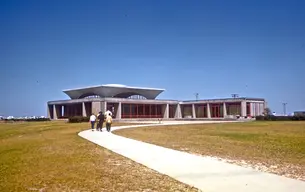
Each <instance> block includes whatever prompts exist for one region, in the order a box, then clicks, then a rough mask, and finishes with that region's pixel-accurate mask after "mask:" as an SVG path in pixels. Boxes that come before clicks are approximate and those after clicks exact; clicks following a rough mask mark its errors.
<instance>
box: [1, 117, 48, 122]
mask: <svg viewBox="0 0 305 192" xmlns="http://www.w3.org/2000/svg"><path fill="white" fill-rule="evenodd" d="M4 121H5V122H18V121H27V122H35V121H50V118H33V119H4Z"/></svg>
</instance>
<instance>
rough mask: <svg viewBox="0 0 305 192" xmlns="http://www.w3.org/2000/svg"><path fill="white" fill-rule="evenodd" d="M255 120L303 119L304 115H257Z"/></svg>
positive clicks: (304, 118) (304, 119)
mask: <svg viewBox="0 0 305 192" xmlns="http://www.w3.org/2000/svg"><path fill="white" fill-rule="evenodd" d="M256 120H257V121H305V116H274V115H267V116H257V117H256Z"/></svg>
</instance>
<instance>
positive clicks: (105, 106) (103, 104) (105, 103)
mask: <svg viewBox="0 0 305 192" xmlns="http://www.w3.org/2000/svg"><path fill="white" fill-rule="evenodd" d="M101 111H102V112H103V113H105V112H106V111H107V102H106V101H104V102H101Z"/></svg>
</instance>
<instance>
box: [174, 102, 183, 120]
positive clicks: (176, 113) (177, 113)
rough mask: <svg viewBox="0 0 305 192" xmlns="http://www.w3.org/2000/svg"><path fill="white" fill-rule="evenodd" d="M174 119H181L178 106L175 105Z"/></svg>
mask: <svg viewBox="0 0 305 192" xmlns="http://www.w3.org/2000/svg"><path fill="white" fill-rule="evenodd" d="M175 118H177V119H181V118H182V116H181V107H180V104H177V107H176V111H175Z"/></svg>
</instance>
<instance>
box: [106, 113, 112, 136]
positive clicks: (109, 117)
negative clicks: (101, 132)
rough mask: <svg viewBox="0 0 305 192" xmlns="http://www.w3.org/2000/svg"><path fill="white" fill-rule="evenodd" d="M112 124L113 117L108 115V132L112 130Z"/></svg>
mask: <svg viewBox="0 0 305 192" xmlns="http://www.w3.org/2000/svg"><path fill="white" fill-rule="evenodd" d="M111 124H112V117H111V115H108V114H107V115H106V129H107V131H108V132H110V130H111Z"/></svg>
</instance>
